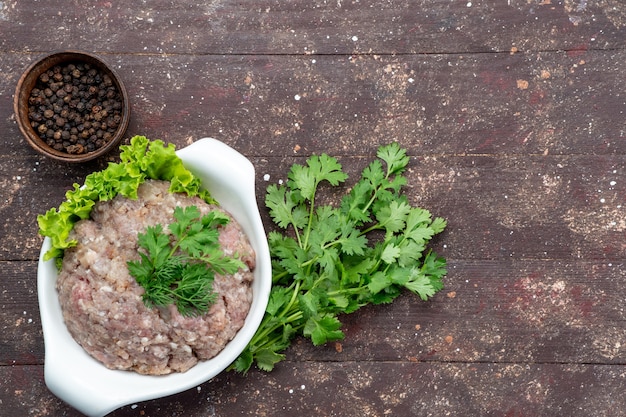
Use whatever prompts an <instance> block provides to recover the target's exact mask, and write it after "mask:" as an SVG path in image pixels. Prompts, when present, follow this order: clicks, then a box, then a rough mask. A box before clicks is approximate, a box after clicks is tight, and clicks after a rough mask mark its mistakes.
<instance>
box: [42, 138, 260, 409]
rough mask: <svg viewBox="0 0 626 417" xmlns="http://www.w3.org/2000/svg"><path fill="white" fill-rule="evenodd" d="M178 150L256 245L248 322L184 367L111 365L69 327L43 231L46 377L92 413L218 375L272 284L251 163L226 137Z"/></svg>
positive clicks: (250, 329)
mask: <svg viewBox="0 0 626 417" xmlns="http://www.w3.org/2000/svg"><path fill="white" fill-rule="evenodd" d="M177 154H178V155H179V156H180V158H181V159H182V160H183V163H184V165H185V167H186V168H187V169H189V170H190V171H191V172H192V173H193V174H194V175H196V176H198V177H199V178H200V180H201V182H202V186H203V187H205V188H207V189H208V190H209V192H210V193H211V194H212V196H213V197H214V198H215V199H216V200H217V201H218V202H219V203H220V205H221V206H222V207H223V208H224V209H226V210H227V211H229V212H230V213H231V215H232V216H233V217H234V218H235V219H236V220H237V221H238V222H239V223H240V225H241V227H242V229H243V230H244V232H245V233H246V235H247V236H248V238H249V239H250V243H251V244H252V246H253V248H254V249H255V251H256V260H257V265H256V268H255V270H254V276H255V279H254V281H253V283H252V285H253V300H252V305H251V307H250V311H249V312H248V315H247V317H246V320H245V323H244V326H243V327H242V328H241V329H239V331H238V332H237V334H236V335H235V337H234V338H233V339H232V340H231V341H230V342H229V343H228V344H227V345H226V346H225V347H224V349H223V350H222V351H221V352H219V353H218V355H217V356H215V357H214V358H212V359H209V360H207V361H202V362H200V363H198V364H196V365H195V366H194V367H192V368H191V369H189V370H188V371H186V372H184V373H172V374H168V375H141V374H138V373H136V372H131V371H123V370H111V369H108V368H106V367H105V366H104V365H103V364H102V363H100V362H98V361H97V360H96V359H94V358H92V357H91V356H90V355H89V354H88V353H87V352H86V351H85V350H84V349H83V348H82V347H80V345H78V343H77V342H76V341H75V340H74V339H73V338H72V337H71V335H70V334H69V331H68V330H67V327H66V325H65V323H64V321H63V317H62V312H61V309H60V304H59V300H58V296H57V294H56V289H55V285H54V283H55V282H56V276H57V275H56V274H57V272H56V271H57V270H56V266H55V263H54V262H55V261H54V260H48V261H44V260H43V256H44V254H45V253H46V251H47V250H48V249H49V247H50V239H49V238H45V239H44V242H43V245H42V248H41V251H40V257H39V263H38V266H37V293H38V301H39V309H40V315H41V326H42V329H43V336H44V347H45V360H44V378H45V382H46V385H47V387H48V389H50V391H51V392H52V393H53V394H55V395H56V396H57V397H59V398H61V399H62V400H64V401H65V402H67V403H68V404H70V405H71V406H73V407H74V408H76V409H77V410H79V411H81V412H82V413H84V414H85V415H87V416H90V417H102V416H104V415H106V414H107V413H110V412H111V411H113V410H115V409H117V408H119V407H121V406H123V405H128V404H132V403H134V402H138V401H146V400H150V399H155V398H160V397H164V396H168V395H172V394H176V393H179V392H182V391H185V390H187V389H190V388H193V387H194V386H198V385H199V384H201V383H204V382H206V381H207V380H209V379H211V378H213V377H214V376H216V375H217V374H219V373H221V372H222V371H224V370H225V369H226V368H227V367H228V366H229V365H230V364H231V363H232V362H233V361H234V360H236V359H237V357H238V356H239V355H240V354H241V352H242V351H243V350H244V349H245V347H246V346H247V345H248V343H249V341H250V340H251V339H252V337H253V336H254V334H255V333H256V331H257V329H258V327H259V325H260V323H261V320H262V319H263V316H264V314H265V309H266V307H267V303H268V301H269V295H270V291H271V286H272V268H271V259H270V252H269V244H268V241H267V235H266V233H265V229H264V226H263V223H262V220H261V215H260V212H259V208H258V203H257V200H256V191H255V170H254V167H253V165H252V163H251V162H250V161H249V160H248V159H247V158H246V157H244V156H243V155H241V154H240V153H239V152H237V151H236V150H234V149H233V148H231V147H229V146H228V145H226V144H224V143H222V142H220V141H218V140H216V139H210V138H203V139H200V140H198V141H196V142H194V143H193V144H191V145H189V146H187V147H185V148H182V149H180V150H178V151H177ZM225 184H228V185H225ZM106 381H108V384H106ZM103 384H104V385H103Z"/></svg>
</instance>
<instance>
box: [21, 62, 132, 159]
mask: <svg viewBox="0 0 626 417" xmlns="http://www.w3.org/2000/svg"><path fill="white" fill-rule="evenodd" d="M28 102H29V105H30V107H29V111H28V114H29V119H30V124H31V126H32V127H33V129H34V130H35V131H36V132H37V133H38V134H39V136H40V137H41V138H42V139H43V140H44V141H45V142H46V143H47V144H48V145H49V146H50V147H52V148H54V149H56V150H58V151H62V152H67V153H71V154H82V153H86V152H92V151H94V150H97V149H98V148H100V147H102V146H104V145H105V144H106V143H108V142H109V141H110V140H111V139H112V138H113V136H114V135H115V133H116V130H117V129H118V127H119V124H120V122H121V118H122V116H121V110H122V97H121V94H120V92H119V91H118V89H117V87H116V85H115V83H114V82H113V80H112V78H111V77H110V76H109V75H108V74H104V73H102V72H101V71H100V70H99V69H98V68H96V67H93V66H92V65H90V64H87V63H83V62H73V63H69V64H66V65H57V66H55V67H54V68H52V69H50V70H48V71H46V72H44V73H42V74H41V75H40V76H39V80H38V82H37V83H36V85H35V86H34V88H33V89H32V90H31V93H30V97H29V100H28Z"/></svg>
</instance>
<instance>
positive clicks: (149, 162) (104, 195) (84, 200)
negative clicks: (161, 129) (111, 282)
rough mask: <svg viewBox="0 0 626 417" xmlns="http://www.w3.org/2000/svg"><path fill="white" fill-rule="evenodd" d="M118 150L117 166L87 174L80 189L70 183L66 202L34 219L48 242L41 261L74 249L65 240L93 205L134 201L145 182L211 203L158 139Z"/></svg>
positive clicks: (143, 139)
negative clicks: (161, 183) (164, 184)
mask: <svg viewBox="0 0 626 417" xmlns="http://www.w3.org/2000/svg"><path fill="white" fill-rule="evenodd" d="M120 150H121V154H120V159H121V162H120V163H113V162H111V163H109V165H108V166H107V167H106V168H105V169H104V170H102V171H98V172H93V173H91V174H89V175H88V176H87V177H86V178H85V184H84V185H83V186H80V185H78V184H74V188H73V189H72V190H70V191H68V192H67V193H66V194H65V197H66V200H65V201H64V202H63V203H61V205H60V206H59V207H58V209H57V208H52V209H50V210H48V211H47V212H46V213H45V214H42V215H39V216H37V223H38V225H39V233H40V234H41V235H42V236H47V237H49V238H50V240H51V248H50V250H48V251H47V252H46V253H45V254H44V260H46V261H47V260H50V259H55V258H57V259H60V258H62V256H63V252H64V251H65V249H67V248H70V247H72V246H76V243H77V242H76V241H75V240H72V239H69V235H70V232H71V231H72V229H73V228H74V225H75V224H76V223H77V222H78V221H80V220H83V219H87V218H89V215H90V213H91V209H92V208H93V206H94V205H95V203H96V202H98V201H107V200H111V199H112V198H114V197H115V196H117V195H122V196H124V197H127V198H131V199H136V198H137V189H138V188H139V185H141V184H142V183H143V182H144V181H145V180H146V179H155V180H163V181H170V183H171V185H170V189H169V190H170V192H172V193H186V194H187V195H189V196H199V197H200V198H202V199H204V200H205V201H207V202H209V203H215V200H213V198H211V196H210V194H209V193H208V191H206V190H204V189H202V188H201V184H200V180H199V179H198V178H196V177H194V176H193V174H192V173H191V172H190V171H189V170H187V169H186V168H185V167H184V165H183V162H182V160H181V159H180V158H179V157H178V156H177V155H176V149H175V147H174V145H173V144H169V145H167V146H166V145H165V144H164V143H163V141H161V140H154V141H151V140H149V139H147V138H146V137H145V136H135V137H133V138H132V139H131V140H130V145H122V146H120Z"/></svg>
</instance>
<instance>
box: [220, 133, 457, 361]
mask: <svg viewBox="0 0 626 417" xmlns="http://www.w3.org/2000/svg"><path fill="white" fill-rule="evenodd" d="M377 157H378V159H376V160H374V161H373V162H371V163H370V165H369V166H368V167H366V168H365V169H364V170H363V172H362V176H361V179H360V180H359V181H358V182H357V183H356V184H355V185H354V187H353V188H352V189H351V190H350V192H349V193H347V194H345V195H344V196H343V198H342V199H341V202H340V204H339V205H338V206H337V207H334V206H332V205H318V204H316V194H317V192H318V188H319V187H320V184H322V183H323V182H327V183H329V184H330V185H332V186H338V185H339V184H340V183H343V182H344V181H345V180H346V179H347V175H346V174H345V173H344V172H343V171H342V167H341V164H340V163H339V162H338V161H337V159H335V158H332V157H330V156H328V155H326V154H322V155H319V156H317V155H314V156H311V157H310V158H309V159H308V160H307V162H306V165H299V164H295V165H293V166H292V167H291V169H290V171H289V174H288V181H287V182H286V184H285V185H280V186H277V185H270V186H269V187H268V189H267V195H266V200H265V203H266V205H267V207H268V208H269V212H270V215H271V217H272V219H273V221H274V222H275V223H276V224H277V225H278V227H279V228H282V229H284V230H285V233H280V232H277V231H273V232H270V233H269V236H268V241H269V246H270V252H271V256H272V269H273V284H274V285H273V288H272V291H271V294H270V299H269V303H268V307H267V310H266V314H265V316H264V318H263V320H262V322H261V325H260V327H259V329H258V331H257V333H256V334H255V335H254V337H253V338H252V340H251V341H250V343H249V344H248V346H247V348H246V349H245V350H244V352H243V353H242V354H241V355H240V357H239V358H238V359H237V360H236V361H235V362H234V364H233V365H232V366H231V368H234V369H236V370H238V371H240V372H247V371H248V370H249V369H250V367H251V366H252V365H253V364H254V363H256V365H257V366H258V367H259V368H260V369H262V370H266V371H270V370H272V369H273V368H274V365H275V364H276V363H278V362H280V361H281V360H283V359H284V357H285V356H284V354H283V353H281V352H282V351H283V350H285V349H286V348H287V347H288V346H289V345H290V343H291V340H292V339H293V338H294V337H296V336H298V335H302V336H305V337H307V338H310V339H311V341H312V342H313V344H314V345H321V344H324V343H326V342H329V341H334V340H341V339H343V337H344V334H343V332H342V331H341V322H340V321H339V319H338V316H339V315H340V314H345V313H352V312H354V311H356V310H357V309H359V308H360V307H362V306H365V305H367V304H382V303H390V302H391V301H393V300H394V299H395V298H396V297H397V296H398V295H400V294H401V292H402V291H403V289H406V290H409V291H411V292H413V293H415V294H417V295H418V296H419V297H420V298H421V299H423V300H427V299H428V298H429V297H431V296H432V295H434V294H435V293H436V292H437V291H439V290H440V289H442V288H443V283H442V278H443V276H444V275H445V273H446V263H445V260H444V259H443V258H440V257H438V256H437V255H435V254H434V253H433V252H431V251H426V244H427V243H428V241H429V240H430V239H431V238H432V237H433V236H434V235H435V234H437V233H440V232H441V231H443V230H444V228H445V226H446V221H445V220H444V219H442V218H434V219H433V218H432V216H431V214H430V213H429V212H428V211H427V210H425V209H422V208H418V207H412V206H411V205H410V204H409V202H408V199H407V197H406V196H405V195H404V194H402V193H401V189H402V187H403V186H404V185H405V184H406V182H407V181H406V178H405V177H404V176H403V175H402V174H403V172H404V171H405V169H406V166H407V164H408V162H409V157H408V156H407V155H406V151H405V150H404V149H401V148H400V146H399V145H398V144H396V143H392V144H390V145H386V146H381V147H380V148H379V149H378V152H377ZM383 163H384V164H383Z"/></svg>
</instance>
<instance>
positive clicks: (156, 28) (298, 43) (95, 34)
mask: <svg viewBox="0 0 626 417" xmlns="http://www.w3.org/2000/svg"><path fill="white" fill-rule="evenodd" d="M3 5H4V7H3V8H2V15H1V17H2V19H1V20H0V32H1V33H3V36H2V38H1V39H0V50H11V51H19V52H23V51H47V50H55V49H57V48H59V45H63V46H64V47H65V48H68V49H76V48H78V49H86V50H91V51H101V52H111V51H117V52H126V53H139V54H143V53H152V54H155V53H156V54H164V53H167V54H302V55H305V54H322V55H325V54H371V53H387V54H407V53H410V54H419V53H426V54H430V53H467V52H509V51H510V50H511V49H512V48H516V49H517V50H520V51H539V50H570V51H584V50H590V49H613V48H620V47H623V46H624V39H625V37H624V33H625V29H626V14H625V13H624V11H623V8H622V7H621V6H622V5H621V3H620V1H619V0H605V1H603V2H587V1H584V2H577V1H573V0H572V1H557V0H547V1H531V2H528V1H526V0H510V1H509V0H502V1H501V0H485V1H466V0H463V1H448V0H436V1H433V0H416V1H411V2H406V1H401V0H392V1H380V0H359V1H356V0H339V1H322V0H317V1H308V2H302V1H293V2H284V1H277V0H258V1H243V2H242V1H233V0H225V1H209V2H178V1H171V0H158V1H152V2H150V6H149V7H146V6H142V5H139V4H136V3H132V2H130V3H129V2H113V1H99V2H97V3H93V4H92V3H90V4H86V3H84V2H81V1H77V0H72V1H69V2H68V1H61V0H53V1H46V2H39V1H36V0H19V1H17V0H13V1H6V2H3Z"/></svg>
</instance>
